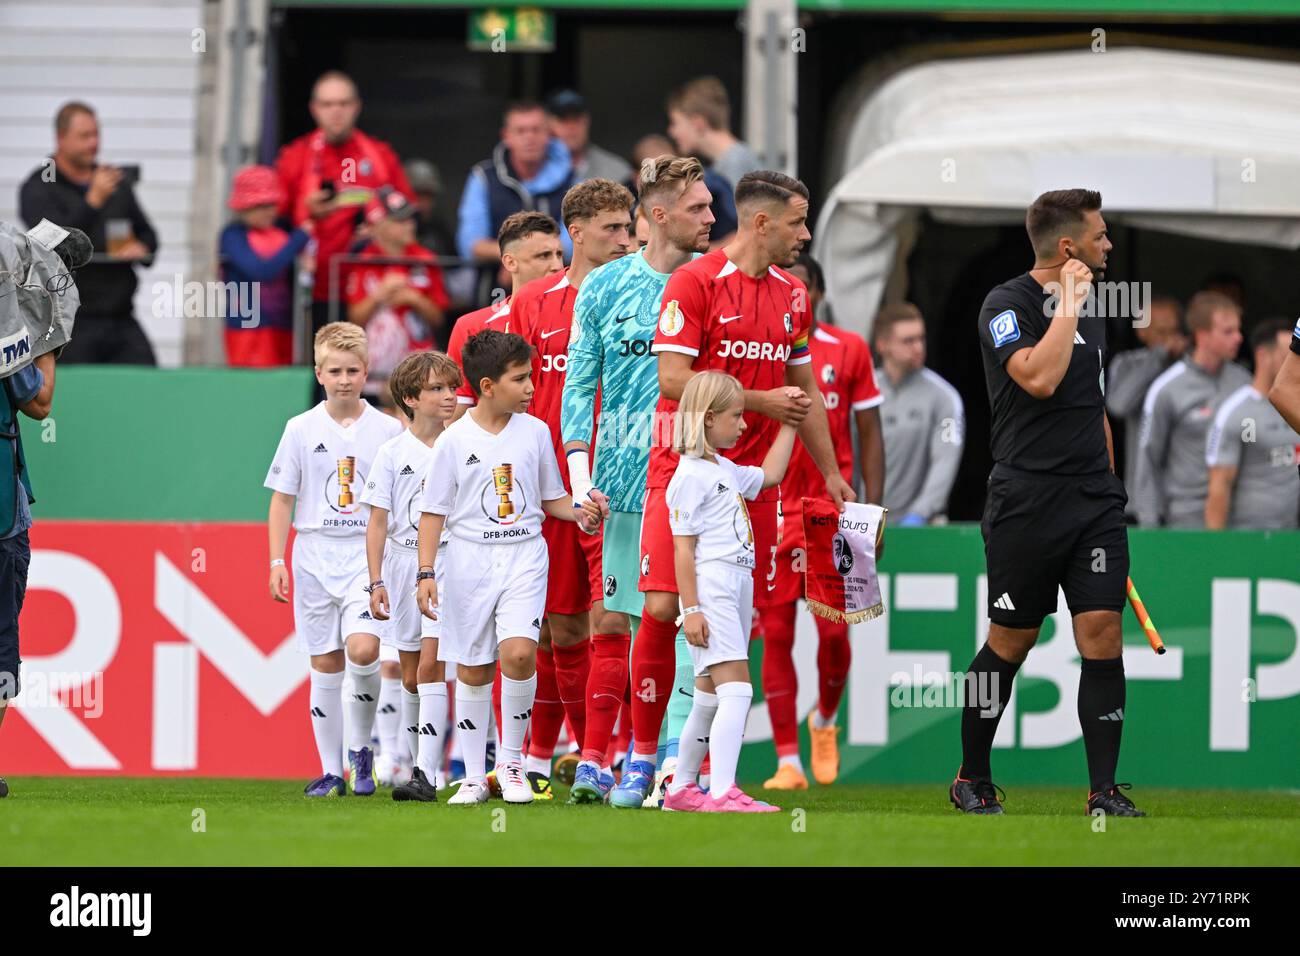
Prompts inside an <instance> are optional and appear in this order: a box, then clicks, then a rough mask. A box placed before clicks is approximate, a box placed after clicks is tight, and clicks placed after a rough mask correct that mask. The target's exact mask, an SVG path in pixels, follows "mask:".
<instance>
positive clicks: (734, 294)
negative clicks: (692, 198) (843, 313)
mask: <svg viewBox="0 0 1300 956" xmlns="http://www.w3.org/2000/svg"><path fill="white" fill-rule="evenodd" d="M661 301H662V303H663V304H662V309H661V312H660V315H659V328H658V329H657V330H656V331H655V341H654V345H653V346H651V349H650V351H652V352H656V353H658V352H680V353H682V354H684V355H690V356H693V357H694V362H693V363H692V364H691V368H692V369H694V370H696V371H699V372H702V371H706V370H709V369H713V370H716V371H720V372H727V373H729V374H731V375H734V376H736V378H738V379H740V383H741V385H743V386H744V387H745V388H746V389H747V390H753V391H767V390H769V389H773V388H780V387H781V386H782V385H784V384H785V369H786V366H787V365H803V364H806V363H807V362H810V361H811V360H812V356H811V354H810V353H809V351H808V326H809V318H808V311H807V309H808V292H807V290H806V289H805V288H804V284H803V283H802V282H800V281H799V280H798V279H796V278H795V277H794V276H792V275H791V274H790V273H788V272H786V271H785V270H784V269H779V268H777V267H776V266H771V267H769V268H768V270H767V273H766V274H764V275H763V276H761V277H760V278H757V279H755V278H752V277H751V276H747V275H745V273H743V272H741V271H740V269H739V268H738V267H737V266H736V264H735V263H734V262H732V261H731V260H730V259H728V258H727V256H726V253H724V252H723V250H722V249H715V250H714V251H713V252H710V253H707V254H706V255H703V256H700V257H699V258H698V259H694V260H692V261H691V262H688V263H687V264H686V265H684V266H682V267H681V268H680V269H678V270H677V271H676V272H674V273H673V274H672V276H670V277H669V279H668V285H667V286H665V287H664V294H663V299H662V300H661ZM676 411H677V402H675V401H672V400H670V399H667V398H663V397H660V399H659V404H658V405H657V406H656V408H655V424H656V429H655V432H656V437H655V442H654V447H653V448H652V449H651V450H650V473H649V477H648V479H647V481H646V487H647V488H666V487H668V482H669V481H670V480H671V479H672V477H673V472H674V471H675V470H676V468H677V455H676V454H675V453H674V452H673V450H672V435H671V423H672V420H673V417H674V415H675V413H676ZM745 425H746V426H747V427H746V428H745V431H744V433H743V434H742V435H741V436H740V441H739V442H738V443H737V444H736V447H734V448H731V449H728V450H727V451H726V456H727V457H728V458H730V459H731V460H732V461H734V462H735V463H736V464H738V465H761V464H762V463H763V458H764V456H766V455H767V452H768V449H770V448H771V447H772V441H773V439H775V437H776V433H777V430H778V429H779V427H780V426H779V425H778V424H777V422H776V420H775V419H771V418H768V417H767V416H766V415H759V414H758V413H756V412H746V413H745ZM776 496H777V489H775V488H768V489H767V490H765V491H762V492H760V493H759V496H758V500H759V501H770V500H773V499H775V498H776Z"/></svg>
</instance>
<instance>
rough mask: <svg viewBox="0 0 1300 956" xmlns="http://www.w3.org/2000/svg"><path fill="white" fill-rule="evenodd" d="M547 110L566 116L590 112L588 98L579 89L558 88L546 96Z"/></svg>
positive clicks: (559, 115) (555, 114) (553, 114)
mask: <svg viewBox="0 0 1300 956" xmlns="http://www.w3.org/2000/svg"><path fill="white" fill-rule="evenodd" d="M546 112H548V113H550V114H551V115H552V116H558V117H561V118H566V117H569V116H581V115H582V114H583V113H587V112H590V110H588V109H587V100H586V98H585V97H584V96H583V95H582V94H581V93H579V92H578V91H577V90H556V91H555V92H554V93H552V94H551V95H550V96H548V97H547V98H546Z"/></svg>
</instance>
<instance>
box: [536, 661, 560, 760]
mask: <svg viewBox="0 0 1300 956" xmlns="http://www.w3.org/2000/svg"><path fill="white" fill-rule="evenodd" d="M552 650H553V649H552ZM562 723H564V707H563V705H562V704H561V703H560V691H559V689H558V688H557V687H556V686H555V658H554V657H553V656H552V651H548V650H546V649H545V648H542V647H538V648H537V697H536V699H535V700H534V701H533V718H532V722H531V724H530V725H529V728H528V733H529V743H528V755H529V756H530V757H540V758H541V759H543V760H550V759H551V758H552V757H553V756H555V742H556V741H557V740H559V739H560V725H561V724H562Z"/></svg>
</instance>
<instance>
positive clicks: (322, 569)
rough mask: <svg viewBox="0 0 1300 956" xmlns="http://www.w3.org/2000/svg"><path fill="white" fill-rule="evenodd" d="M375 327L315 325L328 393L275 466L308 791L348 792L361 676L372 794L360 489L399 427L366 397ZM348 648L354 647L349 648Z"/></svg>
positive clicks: (366, 774) (274, 574)
mask: <svg viewBox="0 0 1300 956" xmlns="http://www.w3.org/2000/svg"><path fill="white" fill-rule="evenodd" d="M367 360H368V353H367V350H366V334H365V332H364V331H363V330H362V329H361V328H359V327H358V326H355V325H353V324H351V323H350V322H331V323H329V324H328V325H326V326H324V327H323V328H321V330H320V331H319V332H317V333H316V340H315V363H316V381H317V382H319V383H320V385H321V387H322V388H323V389H324V391H325V400H324V401H322V402H320V403H319V404H318V405H316V406H315V407H314V408H312V409H310V410H309V411H306V412H303V413H302V414H301V415H295V416H294V417H293V418H291V419H289V422H288V424H287V425H285V427H284V435H283V436H282V437H281V439H280V445H279V447H278V448H277V449H276V451H275V458H274V459H273V460H272V462H271V469H270V471H269V472H268V473H267V475H266V482H265V484H266V487H268V488H270V489H271V490H272V492H274V493H273V494H272V495H271V507H270V513H269V515H268V517H267V525H268V530H269V532H270V535H269V536H270V551H271V578H270V590H271V597H273V598H274V599H275V600H277V601H284V602H287V601H289V600H290V597H289V590H290V589H289V568H288V567H287V566H286V564H285V547H286V544H287V542H288V538H289V526H290V523H292V525H293V527H294V529H295V530H296V531H297V533H298V534H297V537H296V538H295V539H294V543H293V558H292V561H293V620H294V630H295V631H296V632H297V634H298V646H299V648H300V649H301V650H303V651H305V652H306V653H307V654H308V655H310V657H311V702H310V708H311V718H312V730H313V732H314V734H315V737H316V749H317V751H318V752H319V754H320V761H321V771H322V772H321V776H319V777H317V778H316V779H315V780H313V781H312V782H311V783H309V784H308V785H307V787H306V788H305V790H304V793H306V794H307V796H309V797H333V796H343V795H344V794H345V793H346V789H345V786H344V781H343V676H344V669H345V668H346V670H347V672H348V674H349V675H350V676H351V677H352V682H353V690H352V693H351V694H350V695H349V700H348V713H349V717H350V720H351V728H352V731H351V734H352V741H351V746H350V748H349V750H348V763H349V765H350V768H351V787H352V792H353V793H355V794H356V795H358V796H370V795H372V794H373V793H374V792H375V778H374V752H373V751H372V750H371V748H370V728H371V725H373V724H374V721H375V709H376V707H377V705H378V701H379V638H380V635H381V634H382V633H383V628H382V626H381V624H380V622H378V621H376V620H375V619H374V616H373V615H372V614H371V613H370V602H369V601H368V600H367V599H366V594H365V590H364V589H365V584H366V550H365V533H366V520H367V510H368V509H367V506H366V505H365V504H363V503H362V502H361V501H360V500H359V498H360V494H361V489H362V488H364V487H365V483H366V480H367V479H368V477H369V476H370V470H371V464H372V463H373V462H374V460H375V455H376V453H377V452H378V451H379V447H380V446H381V445H382V444H384V442H386V441H387V440H388V439H390V438H392V437H394V436H395V435H396V434H398V433H399V432H400V431H401V430H402V425H401V423H400V422H398V421H397V420H396V419H394V418H392V417H391V416H389V415H385V414H384V413H383V412H381V411H379V410H377V409H375V408H372V407H371V406H370V405H369V404H368V403H367V402H366V401H365V399H363V398H362V397H361V388H362V386H363V385H364V384H365V381H366V372H367V364H368V362H367ZM345 647H346V648H347V653H346V655H345V654H344V648H345Z"/></svg>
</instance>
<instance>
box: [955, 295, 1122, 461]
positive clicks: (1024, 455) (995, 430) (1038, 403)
mask: <svg viewBox="0 0 1300 956" xmlns="http://www.w3.org/2000/svg"><path fill="white" fill-rule="evenodd" d="M1091 304H1092V298H1091V297H1090V298H1089V302H1088V305H1091ZM1081 311H1083V312H1084V313H1085V315H1084V316H1082V317H1080V319H1079V326H1078V334H1077V335H1076V336H1075V339H1074V353H1073V354H1072V355H1071V356H1070V365H1069V367H1068V368H1067V369H1066V372H1065V378H1063V379H1062V380H1061V384H1060V385H1058V386H1057V387H1056V392H1055V393H1054V394H1053V395H1052V396H1051V397H1050V398H1034V397H1033V396H1032V395H1030V394H1029V393H1028V392H1026V391H1025V390H1024V389H1023V388H1021V387H1020V386H1019V385H1017V384H1016V381H1015V379H1013V378H1012V377H1011V376H1010V375H1008V374H1007V370H1006V367H1005V364H1006V361H1007V359H1009V358H1011V356H1012V355H1014V354H1015V353H1016V352H1018V351H1019V350H1020V349H1023V348H1032V347H1033V346H1034V345H1037V344H1038V342H1039V340H1040V339H1041V338H1042V337H1043V336H1044V335H1046V334H1047V328H1048V326H1049V325H1050V324H1051V321H1052V316H1053V315H1054V314H1055V312H1056V300H1055V299H1053V298H1052V296H1051V294H1050V293H1049V291H1048V290H1046V289H1044V288H1043V287H1042V286H1041V285H1039V284H1038V282H1037V281H1036V280H1035V279H1034V277H1033V276H1032V275H1030V274H1029V273H1028V272H1026V273H1024V274H1023V275H1019V276H1016V278H1014V279H1011V280H1009V281H1007V282H1004V283H1002V284H1001V285H1000V286H997V287H996V288H994V289H993V291H992V292H990V293H989V294H988V295H987V296H986V297H985V299H984V306H983V308H982V309H981V310H980V319H979V335H980V345H981V346H982V347H981V349H980V352H981V353H982V354H983V356H984V382H985V384H986V385H987V386H988V393H989V405H990V407H991V408H992V411H993V416H992V426H991V435H990V439H989V444H990V447H991V451H992V453H993V460H994V461H995V462H997V463H999V464H1003V465H1009V466H1011V467H1013V468H1019V469H1022V470H1024V471H1037V472H1050V473H1052V474H1056V475H1086V474H1092V473H1095V472H1099V471H1107V470H1109V468H1110V459H1109V457H1108V456H1107V454H1106V435H1105V432H1104V431H1103V425H1102V416H1103V415H1104V414H1105V401H1104V397H1103V393H1104V389H1105V374H1106V373H1105V364H1104V362H1105V353H1106V320H1105V318H1103V317H1100V316H1097V315H1094V314H1093V313H1094V312H1096V309H1091V308H1084V309H1082V310H1081Z"/></svg>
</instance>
